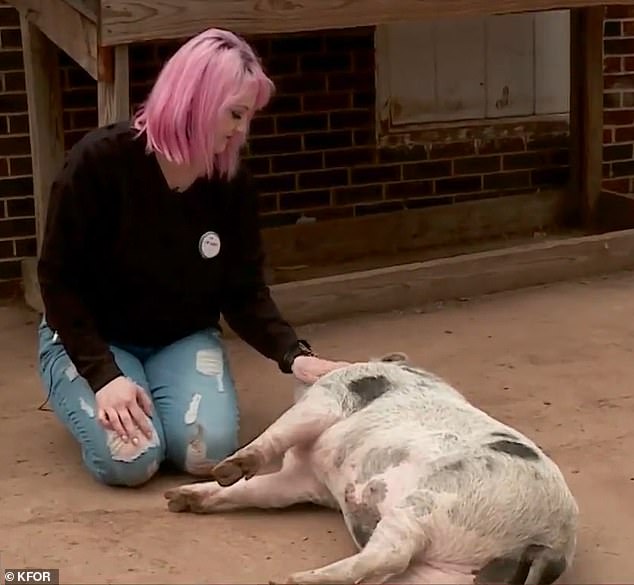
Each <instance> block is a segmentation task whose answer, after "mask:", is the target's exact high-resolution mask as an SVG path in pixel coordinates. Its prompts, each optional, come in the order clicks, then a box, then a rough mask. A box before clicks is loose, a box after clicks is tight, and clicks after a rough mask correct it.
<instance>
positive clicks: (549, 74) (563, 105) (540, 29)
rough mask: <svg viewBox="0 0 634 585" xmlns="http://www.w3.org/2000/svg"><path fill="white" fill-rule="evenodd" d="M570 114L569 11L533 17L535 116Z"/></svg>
mask: <svg viewBox="0 0 634 585" xmlns="http://www.w3.org/2000/svg"><path fill="white" fill-rule="evenodd" d="M569 111H570V11H568V10H556V11H553V12H538V13H536V14H535V113H536V114H559V113H565V112H569Z"/></svg>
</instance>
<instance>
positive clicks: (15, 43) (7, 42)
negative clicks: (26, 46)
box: [0, 28, 22, 49]
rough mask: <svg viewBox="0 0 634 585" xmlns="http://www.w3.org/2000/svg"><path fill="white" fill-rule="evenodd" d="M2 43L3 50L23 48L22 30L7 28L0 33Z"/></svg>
mask: <svg viewBox="0 0 634 585" xmlns="http://www.w3.org/2000/svg"><path fill="white" fill-rule="evenodd" d="M0 43H1V44H2V48H3V49H20V48H21V47H22V36H21V34H20V29H19V28H14V29H11V28H5V29H4V30H2V31H0Z"/></svg>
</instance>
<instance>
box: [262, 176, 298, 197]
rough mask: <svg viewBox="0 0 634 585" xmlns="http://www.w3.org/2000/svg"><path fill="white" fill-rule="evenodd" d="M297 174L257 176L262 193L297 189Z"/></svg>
mask: <svg viewBox="0 0 634 585" xmlns="http://www.w3.org/2000/svg"><path fill="white" fill-rule="evenodd" d="M295 179H296V177H295V174H293V173H288V174H284V175H264V176H258V177H256V178H255V182H256V185H257V188H258V191H260V192H261V193H276V192H280V191H292V190H293V189H295V185H296V183H295Z"/></svg>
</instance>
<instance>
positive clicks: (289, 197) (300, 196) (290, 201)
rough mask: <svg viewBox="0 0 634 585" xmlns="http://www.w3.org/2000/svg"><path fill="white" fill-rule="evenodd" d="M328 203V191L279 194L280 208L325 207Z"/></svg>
mask: <svg viewBox="0 0 634 585" xmlns="http://www.w3.org/2000/svg"><path fill="white" fill-rule="evenodd" d="M328 205H330V191H328V190H326V189H321V190H315V191H296V192H293V193H282V194H281V195H280V209H282V210H291V209H307V208H310V207H326V206H328Z"/></svg>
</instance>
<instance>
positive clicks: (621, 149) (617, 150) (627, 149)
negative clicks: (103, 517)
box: [603, 144, 634, 162]
mask: <svg viewBox="0 0 634 585" xmlns="http://www.w3.org/2000/svg"><path fill="white" fill-rule="evenodd" d="M633 155H634V144H611V145H610V146H604V147H603V160H604V161H606V162H609V161H615V160H626V159H631V158H632V156H633Z"/></svg>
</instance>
